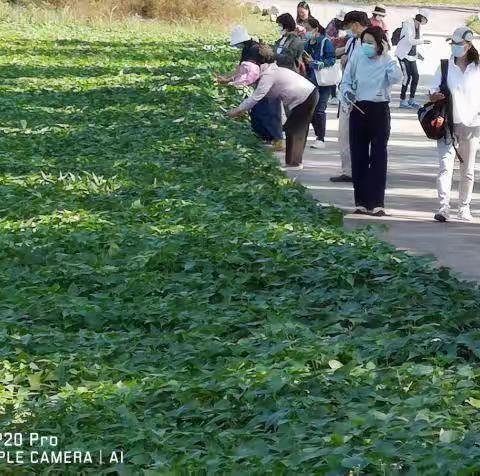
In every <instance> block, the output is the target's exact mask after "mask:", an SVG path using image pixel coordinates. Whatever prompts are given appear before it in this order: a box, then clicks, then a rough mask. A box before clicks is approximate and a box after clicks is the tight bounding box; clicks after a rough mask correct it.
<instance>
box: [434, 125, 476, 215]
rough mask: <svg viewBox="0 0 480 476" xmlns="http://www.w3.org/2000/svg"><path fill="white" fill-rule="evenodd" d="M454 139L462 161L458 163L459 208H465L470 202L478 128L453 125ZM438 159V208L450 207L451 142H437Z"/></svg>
mask: <svg viewBox="0 0 480 476" xmlns="http://www.w3.org/2000/svg"><path fill="white" fill-rule="evenodd" d="M454 134H455V137H456V138H457V140H458V147H457V149H458V153H459V154H460V156H461V157H462V159H463V163H462V162H460V183H459V186H458V191H459V207H467V206H469V205H470V202H471V201H472V192H473V183H474V179H475V157H476V155H477V150H478V144H479V138H480V127H467V126H464V125H463V124H455V128H454ZM437 149H438V155H439V159H440V170H439V173H438V180H437V188H438V198H439V200H440V207H442V208H443V207H446V208H448V207H449V206H450V194H451V191H452V177H453V169H454V166H455V158H456V152H455V149H454V147H453V145H452V144H451V140H447V143H445V140H439V141H438V142H437Z"/></svg>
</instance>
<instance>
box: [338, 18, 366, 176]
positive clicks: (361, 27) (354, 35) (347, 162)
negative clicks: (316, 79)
mask: <svg viewBox="0 0 480 476" xmlns="http://www.w3.org/2000/svg"><path fill="white" fill-rule="evenodd" d="M343 23H344V28H345V31H346V32H347V35H348V36H349V39H348V41H347V43H346V45H345V50H344V52H345V54H344V55H343V56H342V65H343V66H344V67H346V66H347V65H348V63H349V62H350V61H351V60H352V58H353V57H354V56H355V55H356V54H357V53H359V52H360V50H361V40H360V37H361V35H362V33H363V32H364V31H365V30H366V29H367V28H368V26H369V25H370V20H369V19H368V16H367V14H366V13H365V12H360V11H355V10H354V11H351V12H348V13H347V14H346V15H345V18H344V22H343ZM340 87H341V86H340ZM349 130H350V109H347V108H340V111H339V125H338V143H339V144H338V145H339V148H340V160H341V167H342V173H341V174H340V175H339V176H336V177H330V181H331V182H351V181H352V160H351V157H350V132H349Z"/></svg>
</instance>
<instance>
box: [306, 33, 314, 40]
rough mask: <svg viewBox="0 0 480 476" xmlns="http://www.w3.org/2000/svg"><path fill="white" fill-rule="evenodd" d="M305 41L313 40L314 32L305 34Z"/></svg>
mask: <svg viewBox="0 0 480 476" xmlns="http://www.w3.org/2000/svg"><path fill="white" fill-rule="evenodd" d="M305 39H306V40H311V39H313V32H312V31H307V33H305Z"/></svg>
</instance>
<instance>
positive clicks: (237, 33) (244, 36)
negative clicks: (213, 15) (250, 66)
mask: <svg viewBox="0 0 480 476" xmlns="http://www.w3.org/2000/svg"><path fill="white" fill-rule="evenodd" d="M251 39H252V37H251V36H250V35H249V34H248V31H247V29H246V28H245V27H244V26H242V25H239V26H236V27H235V28H234V29H233V30H232V34H231V35H230V45H231V46H235V45H238V44H240V43H243V42H245V41H248V40H251Z"/></svg>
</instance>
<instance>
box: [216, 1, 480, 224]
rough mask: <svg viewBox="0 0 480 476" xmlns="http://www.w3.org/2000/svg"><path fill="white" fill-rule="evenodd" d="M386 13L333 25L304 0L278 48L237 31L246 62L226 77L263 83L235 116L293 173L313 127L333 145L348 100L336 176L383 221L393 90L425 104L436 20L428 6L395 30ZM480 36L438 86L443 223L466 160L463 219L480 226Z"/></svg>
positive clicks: (459, 50) (365, 210) (456, 47)
mask: <svg viewBox="0 0 480 476" xmlns="http://www.w3.org/2000/svg"><path fill="white" fill-rule="evenodd" d="M386 15H387V9H386V8H385V6H383V5H377V6H375V8H374V9H373V12H372V15H371V16H370V17H369V16H368V15H367V13H365V12H363V11H357V10H354V11H350V12H343V11H341V12H339V13H338V15H336V17H335V18H333V19H332V20H331V21H330V22H329V23H328V24H327V25H326V27H323V26H322V25H321V24H320V22H319V21H318V20H317V19H316V18H314V17H313V16H312V13H311V10H310V7H309V5H308V3H307V2H305V1H302V2H300V3H299V4H298V8H297V18H296V19H295V18H293V16H292V15H290V14H288V13H285V14H282V15H279V16H278V17H277V18H276V23H277V26H278V35H279V38H278V40H277V41H276V42H275V43H274V44H273V45H268V44H266V43H264V42H257V41H254V40H253V39H252V38H251V36H250V35H249V34H248V32H247V30H246V29H245V28H244V27H242V26H239V27H236V28H235V29H234V30H233V31H232V35H231V46H233V47H236V48H238V49H239V50H240V61H239V65H238V67H237V69H236V71H235V72H234V73H232V74H231V75H228V76H217V80H218V82H219V83H224V84H232V85H234V86H253V87H254V90H253V92H252V94H250V95H249V96H248V97H246V98H245V100H244V101H243V102H242V103H241V104H240V105H239V106H238V107H236V108H234V109H232V110H231V111H229V112H228V115H229V116H230V117H232V118H235V117H239V116H241V115H243V114H245V113H247V112H249V113H250V119H251V126H252V129H253V131H254V132H255V133H256V134H257V135H258V136H259V137H260V138H261V139H262V140H263V141H264V143H265V144H266V145H267V146H271V147H273V148H274V149H275V150H277V151H280V150H283V149H284V150H285V164H284V166H285V168H286V169H290V170H292V169H300V168H302V167H303V165H302V159H303V154H304V150H305V147H306V143H307V137H308V133H309V128H310V124H311V125H312V126H313V130H314V132H315V136H316V137H315V140H314V141H312V143H311V145H310V147H312V148H314V149H323V148H324V147H325V134H326V121H327V114H326V110H327V105H328V103H330V104H338V118H339V131H338V132H339V134H338V141H339V151H340V162H341V173H340V175H338V176H335V177H331V179H330V180H331V181H333V182H352V183H353V189H354V201H355V207H356V208H355V213H357V214H368V215H371V216H377V217H381V216H385V215H386V211H385V188H386V182H387V162H388V141H389V137H390V129H391V127H390V121H391V118H390V102H391V91H392V87H393V86H394V85H396V84H399V85H400V84H401V94H400V104H399V107H400V108H408V109H418V108H419V107H420V106H421V105H420V104H419V103H418V102H417V101H416V90H417V86H418V82H419V73H418V68H417V60H419V59H420V60H421V59H422V56H421V54H420V51H419V48H418V47H419V45H428V44H429V43H430V42H429V41H428V40H425V39H424V38H423V36H422V26H423V25H425V24H426V23H427V22H428V21H429V19H430V12H429V11H428V10H426V9H420V10H419V11H418V13H417V14H416V15H415V17H412V18H408V19H406V20H405V21H404V22H403V23H402V25H401V26H400V27H399V28H396V29H395V30H394V31H393V32H390V31H389V28H388V26H387V24H386V21H385V17H386ZM473 36H474V35H473V32H472V31H471V30H470V29H469V28H467V27H460V28H457V29H456V30H455V32H454V34H453V36H452V37H451V38H450V40H449V41H450V43H451V58H450V60H449V61H448V68H447V70H446V71H443V70H442V69H441V67H440V65H439V68H438V71H437V73H436V75H435V78H434V82H433V84H432V86H431V89H430V98H429V99H430V101H431V103H432V104H437V105H439V106H440V104H442V105H443V104H444V105H445V109H446V110H448V113H449V117H448V121H449V124H450V123H451V127H448V128H447V127H446V129H445V130H446V132H445V134H444V136H443V137H442V138H441V139H440V140H438V144H437V148H438V155H439V164H440V166H439V174H438V181H437V184H438V196H439V201H440V207H439V210H438V212H437V213H435V215H434V218H435V220H437V221H440V222H445V221H448V220H449V218H450V214H449V210H450V192H451V188H452V177H453V169H454V163H455V160H456V159H457V158H458V159H459V160H460V171H461V173H460V185H459V195H460V196H459V200H460V207H459V213H458V218H459V219H461V220H467V221H470V220H472V215H471V212H470V202H471V199H472V192H473V183H474V167H475V157H476V153H477V150H478V146H479V140H480V92H479V89H478V85H479V84H480V63H479V54H478V51H477V49H476V48H475V46H474V44H473ZM394 48H395V50H394ZM392 51H395V53H394V54H392ZM444 69H445V68H444ZM407 96H408V99H407ZM284 115H285V116H286V121H283V120H282V119H283V116H284ZM284 137H285V147H284V144H283V138H284Z"/></svg>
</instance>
